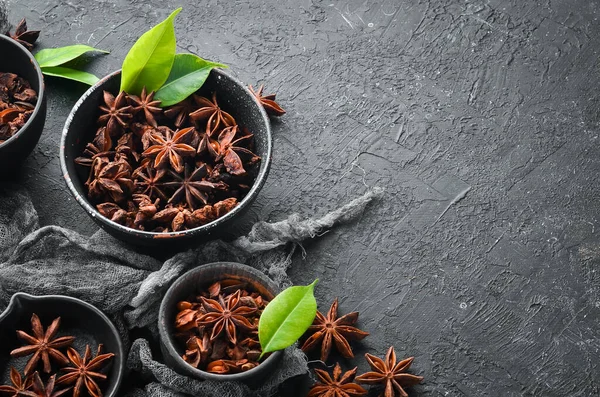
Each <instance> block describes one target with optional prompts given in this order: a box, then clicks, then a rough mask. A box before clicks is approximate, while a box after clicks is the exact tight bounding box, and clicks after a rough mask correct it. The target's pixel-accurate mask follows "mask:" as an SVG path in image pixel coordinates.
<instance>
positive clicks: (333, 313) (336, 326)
mask: <svg viewBox="0 0 600 397" xmlns="http://www.w3.org/2000/svg"><path fill="white" fill-rule="evenodd" d="M337 312H338V300H337V298H336V299H335V300H334V301H333V304H332V305H331V308H330V309H329V312H327V317H325V316H323V314H321V312H320V311H317V316H316V317H315V320H314V322H313V325H311V326H310V327H309V328H308V331H307V333H312V335H311V336H310V337H309V338H308V339H307V340H306V341H305V342H304V344H303V345H302V350H303V351H305V352H306V351H310V350H312V349H314V348H315V347H316V346H317V345H318V344H319V343H321V360H322V361H326V360H327V357H329V353H330V352H331V347H332V345H333V344H335V347H336V348H337V350H338V351H339V352H340V353H341V354H342V356H344V357H346V358H352V357H354V353H352V348H351V347H350V344H349V343H348V340H361V339H364V338H365V337H366V336H368V335H369V333H368V332H364V331H361V330H360V329H358V328H356V327H354V326H353V325H354V324H355V323H356V321H357V320H358V312H352V313H348V314H346V315H344V316H342V317H339V318H338V314H337Z"/></svg>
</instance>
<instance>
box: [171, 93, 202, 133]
mask: <svg viewBox="0 0 600 397" xmlns="http://www.w3.org/2000/svg"><path fill="white" fill-rule="evenodd" d="M195 110H196V106H194V102H193V101H192V100H191V98H186V99H184V100H183V101H181V102H179V103H178V104H176V105H173V106H171V107H170V108H168V109H167V110H165V116H167V117H168V118H170V119H174V120H173V124H175V127H177V128H181V127H182V126H184V125H185V124H186V123H187V121H188V118H189V114H190V113H192V112H193V111H195Z"/></svg>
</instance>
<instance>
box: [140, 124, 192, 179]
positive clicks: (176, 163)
mask: <svg viewBox="0 0 600 397" xmlns="http://www.w3.org/2000/svg"><path fill="white" fill-rule="evenodd" d="M193 135H194V128H193V127H189V128H184V129H183V130H179V131H177V132H175V133H173V131H171V130H170V129H168V128H166V129H165V133H164V135H163V134H160V133H156V132H155V133H151V134H150V137H149V138H150V141H151V142H152V144H153V145H152V146H150V147H149V148H148V149H146V150H145V151H144V153H142V155H143V156H144V157H154V167H155V168H164V167H165V166H166V165H167V163H170V164H171V167H173V169H174V170H175V172H183V157H186V156H193V155H195V154H196V149H195V148H194V147H192V146H190V145H189V144H188V143H189V142H190V141H191V139H192V138H193Z"/></svg>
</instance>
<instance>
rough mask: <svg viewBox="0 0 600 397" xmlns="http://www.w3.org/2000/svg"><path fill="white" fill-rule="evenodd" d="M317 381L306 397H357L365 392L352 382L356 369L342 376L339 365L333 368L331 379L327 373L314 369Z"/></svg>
mask: <svg viewBox="0 0 600 397" xmlns="http://www.w3.org/2000/svg"><path fill="white" fill-rule="evenodd" d="M315 373H316V374H317V377H318V378H319V381H318V382H317V383H316V384H315V385H314V386H313V387H312V388H311V389H310V391H309V392H308V395H307V397H357V396H364V395H365V394H367V391H366V390H365V389H364V388H363V387H362V386H360V385H358V384H356V383H354V382H353V380H354V377H355V376H356V368H354V369H353V370H350V371H347V372H345V373H344V375H342V367H340V364H339V363H336V364H335V367H334V368H333V377H331V376H330V375H329V373H328V372H327V371H323V370H322V369H315Z"/></svg>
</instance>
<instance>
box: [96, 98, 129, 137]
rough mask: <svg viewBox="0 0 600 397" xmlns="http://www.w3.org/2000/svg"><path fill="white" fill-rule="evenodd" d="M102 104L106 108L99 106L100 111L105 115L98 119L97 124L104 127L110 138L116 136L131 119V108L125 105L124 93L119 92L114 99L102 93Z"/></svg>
mask: <svg viewBox="0 0 600 397" xmlns="http://www.w3.org/2000/svg"><path fill="white" fill-rule="evenodd" d="M104 103H105V104H106V106H100V110H102V111H103V112H104V113H105V114H103V115H101V116H100V117H98V123H100V124H101V125H104V126H106V129H107V131H108V133H109V134H110V135H111V136H116V135H117V134H118V133H119V131H120V130H121V129H122V128H126V127H127V121H128V120H129V119H131V118H132V117H133V115H132V113H131V112H132V110H133V108H132V107H131V106H129V105H128V104H127V94H125V91H121V92H120V93H119V95H117V97H116V98H115V96H114V95H113V94H111V93H110V92H108V91H104Z"/></svg>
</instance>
